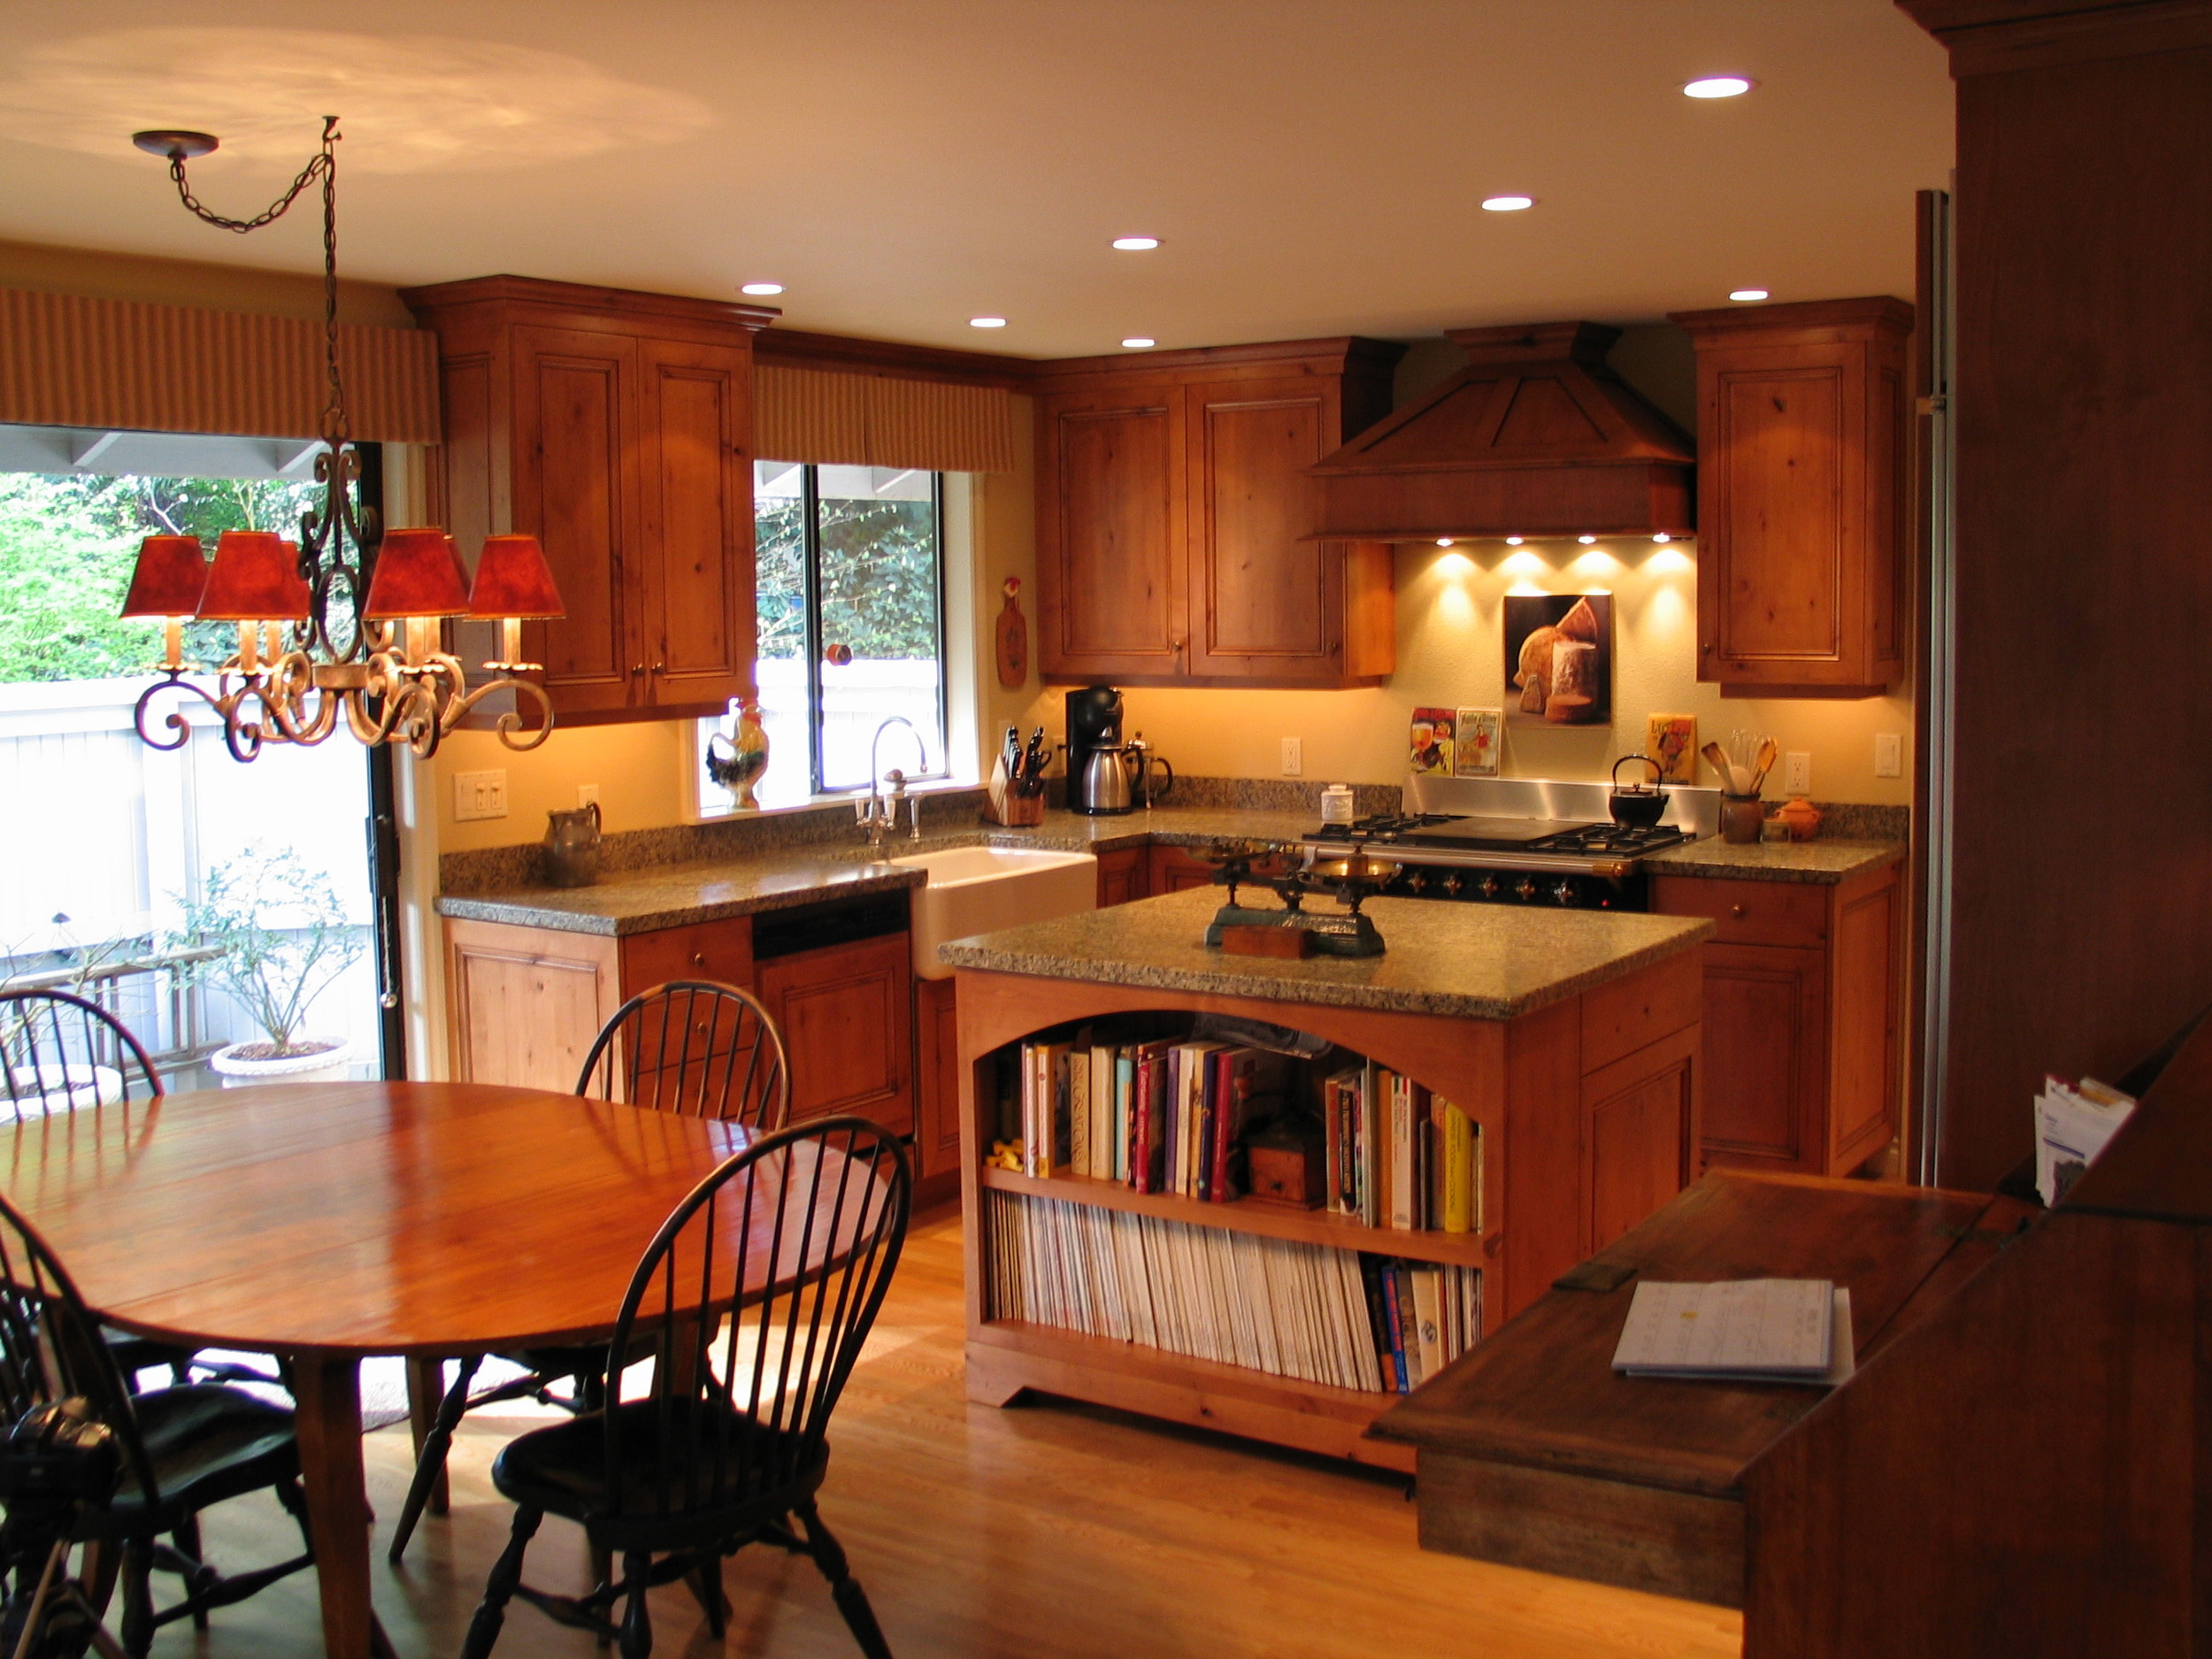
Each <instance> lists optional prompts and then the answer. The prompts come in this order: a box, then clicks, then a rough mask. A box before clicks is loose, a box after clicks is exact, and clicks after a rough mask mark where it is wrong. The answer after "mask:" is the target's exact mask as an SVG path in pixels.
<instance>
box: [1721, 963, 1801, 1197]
mask: <svg viewBox="0 0 2212 1659" xmlns="http://www.w3.org/2000/svg"><path fill="white" fill-rule="evenodd" d="M1826 964H1827V958H1826V956H1825V955H1824V953H1823V952H1821V951H1817V950H1786V949H1778V948H1776V947H1774V946H1769V945H1722V944H1709V945H1708V946H1706V947H1705V1055H1706V1073H1705V1156H1706V1161H1707V1162H1708V1163H1710V1164H1726V1165H1732V1166H1735V1167H1738V1168H1745V1169H1768V1170H1774V1169H1797V1170H1802V1171H1807V1172H1809V1173H1813V1174H1820V1173H1824V1172H1825V1171H1826V1152H1827V1148H1826V1146H1825V1144H1824V1140H1823V1136H1822V1133H1821V1120H1822V1115H1823V1113H1822V1099H1821V1095H1822V1089H1823V1085H1824V1075H1823V1074H1824V1070H1825V1062H1826V1055H1827V1044H1826V1030H1827V1010H1826V1006H1825V1002H1826V986H1825V979H1826Z"/></svg>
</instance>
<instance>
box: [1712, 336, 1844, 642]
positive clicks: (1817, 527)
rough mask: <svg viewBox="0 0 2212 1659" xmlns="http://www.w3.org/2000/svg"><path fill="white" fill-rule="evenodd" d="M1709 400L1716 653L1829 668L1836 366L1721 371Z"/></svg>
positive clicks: (1834, 623)
mask: <svg viewBox="0 0 2212 1659" xmlns="http://www.w3.org/2000/svg"><path fill="white" fill-rule="evenodd" d="M1717 396H1718V410H1717V413H1718V415H1719V418H1720V431H1719V433H1718V434H1717V440H1716V442H1717V449H1718V451H1719V456H1720V465H1719V472H1720V484H1721V488H1722V490H1723V492H1724V494H1723V495H1722V500H1721V503H1720V510H1721V511H1722V512H1723V513H1724V514H1725V516H1726V519H1727V524H1728V536H1727V541H1726V545H1725V549H1724V553H1723V556H1722V557H1723V569H1722V572H1721V578H1722V582H1723V585H1724V595H1723V600H1722V609H1721V614H1720V650H1721V654H1722V656H1723V657H1724V658H1726V659H1727V660H1728V661H1729V662H1730V663H1731V664H1737V663H1760V664H1770V665H1773V666H1776V667H1781V666H1783V665H1785V664H1799V665H1802V666H1803V667H1804V668H1806V669H1808V670H1811V669H1815V668H1816V667H1818V666H1819V665H1823V664H1833V663H1834V662H1835V661H1836V660H1837V659H1838V658H1839V657H1840V656H1841V654H1842V651H1843V618H1844V603H1845V602H1844V595H1843V593H1842V591H1841V589H1842V585H1843V557H1844V548H1843V537H1844V522H1843V518H1844V478H1843V472H1844V468H1843V451H1844V445H1845V442H1846V433H1847V407H1846V406H1847V403H1848V402H1849V401H1850V399H1849V396H1848V388H1847V386H1846V383H1845V374H1844V369H1843V365H1841V364H1840V363H1837V364H1833V365H1819V366H1813V365H1808V366H1805V367H1802V368H1795V369H1790V370H1769V369H1753V368H1744V369H1723V370H1722V371H1721V372H1720V384H1719V388H1718V394H1717Z"/></svg>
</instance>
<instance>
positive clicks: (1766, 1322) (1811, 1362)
mask: <svg viewBox="0 0 2212 1659" xmlns="http://www.w3.org/2000/svg"><path fill="white" fill-rule="evenodd" d="M1852 1357H1853V1342H1852V1337H1851V1293H1850V1291H1849V1290H1847V1289H1846V1288H1845V1287H1844V1286H1840V1285H1834V1284H1831V1283H1830V1282H1829V1281H1828V1280H1826V1279H1730V1280H1724V1281H1723V1282H1721V1283H1717V1284H1704V1285H1691V1284H1667V1283H1658V1282H1655V1281H1653V1280H1649V1279H1647V1280H1645V1281H1643V1282H1642V1283H1640V1284H1639V1285H1638V1286H1636V1298H1635V1300H1634V1302H1632V1303H1631V1304H1630V1305H1629V1310H1628V1324H1627V1325H1626V1326H1625V1327H1624V1329H1623V1330H1622V1332H1621V1340H1620V1345H1619V1347H1617V1348H1615V1349H1614V1351H1613V1369H1614V1370H1615V1371H1619V1372H1621V1373H1622V1374H1623V1375H1624V1376H1629V1377H1682V1378H1690V1377H1701V1378H1714V1379H1725V1380H1728V1381H1733V1382H1806V1383H1839V1382H1841V1381H1843V1379H1845V1378H1847V1377H1848V1376H1850V1374H1851V1367H1852Z"/></svg>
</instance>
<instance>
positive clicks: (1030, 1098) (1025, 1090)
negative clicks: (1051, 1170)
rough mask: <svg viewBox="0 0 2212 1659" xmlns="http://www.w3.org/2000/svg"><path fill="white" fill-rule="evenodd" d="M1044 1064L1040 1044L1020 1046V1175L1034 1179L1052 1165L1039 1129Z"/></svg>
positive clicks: (1041, 1115)
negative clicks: (1040, 1084) (1041, 1075)
mask: <svg viewBox="0 0 2212 1659" xmlns="http://www.w3.org/2000/svg"><path fill="white" fill-rule="evenodd" d="M1043 1064H1044V1045H1043V1044H1042V1043H1035V1042H1025V1043H1024V1044H1023V1045H1022V1173H1023V1174H1024V1175H1027V1176H1031V1177H1036V1176H1038V1175H1041V1174H1042V1173H1045V1172H1046V1171H1047V1166H1048V1164H1050V1162H1051V1158H1050V1156H1049V1154H1048V1150H1047V1148H1046V1146H1045V1137H1044V1135H1043V1134H1042V1133H1041V1132H1040V1129H1039V1124H1040V1121H1041V1119H1042V1118H1044V1116H1045V1114H1044V1112H1043V1111H1042V1110H1041V1109H1040V1105H1039V1102H1041V1101H1042V1100H1043V1099H1044V1098H1045V1094H1044V1090H1043V1089H1042V1088H1041V1087H1039V1085H1038V1081H1037V1079H1038V1077H1039V1076H1040V1074H1041V1067H1042V1065H1043Z"/></svg>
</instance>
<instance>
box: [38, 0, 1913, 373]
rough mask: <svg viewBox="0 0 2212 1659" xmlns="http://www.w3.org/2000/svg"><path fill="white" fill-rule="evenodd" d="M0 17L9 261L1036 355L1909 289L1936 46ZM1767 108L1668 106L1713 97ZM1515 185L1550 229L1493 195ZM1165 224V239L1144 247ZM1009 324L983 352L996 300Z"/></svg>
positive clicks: (1862, 24) (494, 12) (943, 23)
mask: <svg viewBox="0 0 2212 1659" xmlns="http://www.w3.org/2000/svg"><path fill="white" fill-rule="evenodd" d="M340 15H342V14H341V13H339V12H338V11H337V9H335V8H328V7H320V8H311V7H305V6H302V5H298V4H271V3H267V0H202V4H199V5H197V6H196V7H191V8H186V9H183V10H180V9H177V8H174V7H173V6H169V5H165V4H163V5H157V4H152V3H151V0H8V3H7V4H5V5H4V6H0V238H5V239H10V240H14V241H19V242H46V243H56V244H62V245H65V246H75V247H84V248H95V249H110V250H123V251H128V252H133V253H143V254H155V255H162V256H166V257H178V258H188V259H199V260H220V261H228V262H233V263H240V264H247V265H262V266H267V267H271V268H279V269H285V270H294V271H311V270H313V269H315V268H316V265H317V261H318V259H319V246H318V238H317V235H316V229H315V226H314V223H313V213H312V211H311V209H310V208H308V207H306V206H303V207H302V208H300V209H296V210H295V212H294V216H293V217H292V218H290V219H286V220H284V221H283V222H282V223H281V224H280V225H278V226H276V227H272V228H270V229H267V230H264V231H261V232H258V233H257V234H255V235H253V236H252V237H251V238H249V239H240V238H235V237H231V236H227V235H225V234H222V233H220V232H219V231H215V230H212V229H210V228H208V227H204V226H202V225H199V224H197V223H196V222H195V221H193V220H192V219H190V218H189V217H188V215H187V214H186V213H185V211H183V209H182V208H181V207H180V206H179V205H178V204H176V202H175V199H174V197H173V195H172V193H171V191H170V187H169V184H168V181H167V180H166V178H165V174H164V170H163V167H162V165H161V164H160V162H159V161H157V159H155V158H152V157H147V156H144V155H142V154H140V153H139V152H137V151H136V150H133V149H132V148H131V147H130V142H129V134H130V133H131V132H132V130H133V129H134V128H137V127H160V126H182V127H201V128H205V129H207V130H209V131H212V132H215V133H217V134H220V135H222V136H223V137H224V139H225V141H226V142H225V145H224V148H223V150H222V151H220V152H219V154H218V155H217V156H215V157H211V158H210V159H208V160H207V161H205V162H204V163H201V164H199V165H197V166H196V167H195V168H194V170H193V179H194V184H195V187H196V189H197V190H198V192H199V193H200V195H201V196H203V197H204V198H205V199H206V200H207V201H208V202H209V203H210V204H211V205H212V206H214V207H216V208H217V209H218V210H219V211H227V212H230V213H234V214H237V213H242V212H245V211H256V210H258V209H259V208H260V207H261V206H262V205H264V204H265V202H266V201H267V199H268V198H269V197H271V196H273V195H274V194H275V193H276V192H277V190H278V189H279V188H281V186H282V185H283V183H284V182H285V181H286V180H288V179H289V177H290V176H291V174H292V173H294V172H295V171H296V169H297V168H298V167H299V165H301V164H302V163H303V161H304V160H305V159H306V158H307V157H308V156H309V155H310V154H311V153H312V149H313V144H314V140H315V135H316V134H317V132H318V131H319V123H318V121H317V120H316V119H315V118H316V117H317V116H319V114H321V113H322V112H324V111H326V110H327V111H333V112H335V113H338V114H340V115H342V116H343V117H344V118H345V126H344V130H345V133H346V134H347V136H346V140H345V142H344V143H343V144H342V146H341V149H340V152H339V153H340V158H341V172H340V178H341V180H342V183H341V190H340V208H341V231H342V244H341V257H342V261H343V266H344V270H345V273H346V274H348V275H349V276H350V277H354V278H360V279H366V280H380V281H385V282H392V283H416V282H431V281H440V280H448V279H451V278H458V277H469V276H478V275H483V274H486V273H493V272H515V273H521V274H524V275H529V276H538V277H549V278H556V279H561V280H571V281H585V282H603V283H611V284H616V285H619V286H622V287H628V288H649V289H658V290H662V291H666V292H673V293H683V294H695V295H705V296H729V295H731V294H732V293H733V290H734V288H736V286H737V284H739V283H741V282H744V281H749V280H762V279H765V280H775V281H780V282H782V283H784V284H786V287H787V291H786V293H785V294H784V296H782V297H781V299H780V300H779V301H774V302H771V303H780V304H781V305H782V306H783V307H784V308H785V312H786V319H787V321H788V322H789V323H791V324H793V325H795V326H801V327H806V328H816V329H825V330H829V331H833V332H839V333H850V334H870V335H875V336H878V337H880V338H887V339H895V340H908V341H915V342H926V343H930V344H937V345H949V346H958V347H968V348H975V349H990V350H999V351H1008V352H1012V353H1016V354H1018V355H1021V356H1033V357H1048V356H1062V355H1069V354H1076V353H1084V352H1092V351H1102V350H1111V349H1115V347H1116V345H1117V342H1118V341H1119V340H1120V339H1121V338H1122V337H1123V336H1124V335H1127V334H1148V335H1151V336H1153V337H1155V338H1156V339H1157V340H1158V341H1159V342H1160V344H1161V345H1162V346H1182V345H1202V344H1214V343H1226V342H1235V341H1246V340H1264V339H1278V338H1291V337H1297V336H1302V335H1317V334H1337V333H1344V332H1357V333H1363V334H1383V335H1394V336H1399V337H1408V336H1412V335H1418V334H1433V333H1435V332H1436V331H1437V330H1439V329H1440V328H1443V327H1447V326H1460V325H1476V324H1485V323H1499V322H1520V321H1532V320H1540V319H1563V318H1581V317H1587V318H1595V319H1601V320H1606V321H1611V322H1617V323H1632V322H1638V321H1649V320H1652V319H1655V318H1657V317H1658V316H1659V314H1660V313H1662V312H1663V311H1668V310H1671V309H1679V308H1683V307H1689V306H1703V305H1714V304H1720V303H1724V302H1725V296H1726V295H1727V292H1728V290H1729V289H1731V288H1740V287H1746V286H1756V287H1762V288H1768V289H1770V290H1771V292H1772V294H1773V296H1774V297H1775V299H1777V300H1788V299H1818V298H1829V297H1834V296H1844V295H1857V294H1870V293H1885V292H1886V293H1893V294H1899V295H1903V296H1909V295H1910V294H1911V291H1912V289H1911V282H1912V193H1913V192H1914V190H1916V189H1917V188H1925V187H1929V186H1939V185H1942V184H1943V183H1944V182H1945V180H1946V176H1947V171H1948V169H1949V167H1950V165H1951V128H1952V122H1951V88H1950V83H1949V81H1948V80H1947V76H1946V73H1945V64H1944V54H1943V52H1942V50H1941V49H1940V48H1939V47H1938V46H1937V45H1936V44H1935V42H1933V41H1932V40H1931V39H1929V38H1928V37H1927V36H1926V35H1924V34H1923V33H1922V32H1921V31H1920V30H1919V29H1918V28H1916V27H1915V26H1914V25H1913V24H1912V23H1911V22H1910V21H1909V20H1908V19H1906V18H1905V17H1904V16H1903V15H1902V14H1901V13H1900V12H1897V10H1896V9H1895V8H1894V6H1893V4H1891V3H1890V0H1354V3H1351V4H1348V3H1347V0H651V3H650V4H622V3H619V0H471V3H470V4H466V5H457V4H453V0H436V3H433V0H383V3H382V4H379V5H376V6H374V7H365V8H357V9H354V10H353V11H352V12H350V13H349V14H343V15H344V24H343V28H342V29H341V28H338V27H328V26H327V20H328V19H333V18H334V17H336V16H340ZM1724 71H1727V72H1740V73H1747V74H1749V75H1752V76H1754V77H1755V78H1756V79H1757V80H1758V81H1759V82H1760V86H1759V88H1758V89H1757V90H1755V92H1753V93H1752V94H1750V95H1749V96H1747V97H1744V98H1740V99H1736V100H1732V101H1730V102H1726V103H1697V102H1694V101H1693V100H1690V99H1687V98H1685V97H1683V96H1681V94H1680V92H1679V90H1678V88H1679V87H1680V85H1681V83H1682V82H1683V81H1686V80H1688V79H1691V78H1693V77H1694V76H1696V75H1700V74H1708V73H1717V72H1724ZM1503 191H1517V192H1525V193H1527V194H1529V195H1532V196H1536V197H1537V198H1538V205H1537V206H1536V207H1535V208H1534V209H1533V210H1532V211H1528V212H1525V213H1519V214H1497V213H1486V212H1483V211H1479V209H1478V207H1477V205H1476V204H1477V203H1478V202H1479V200H1480V198H1482V197H1483V196H1488V195H1492V194H1495V193H1499V192H1503ZM1133 233H1144V234H1153V235H1157V236H1160V237H1163V238H1164V239H1165V243H1166V245H1165V247H1164V248H1163V249H1162V250H1159V251H1157V252H1155V253H1149V254H1122V253H1115V252H1113V251H1111V250H1110V249H1109V248H1108V246H1107V243H1108V242H1109V241H1110V239H1111V238H1113V237H1115V236H1117V235H1124V234H1133ZM979 314H995V315H1001V316H1004V317H1006V318H1008V319H1010V326H1008V327H1006V328H1003V329H999V330H995V331H988V332H987V331H983V330H978V329H973V328H971V327H969V326H967V322H966V319H968V318H969V317H971V316H973V315H979Z"/></svg>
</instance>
